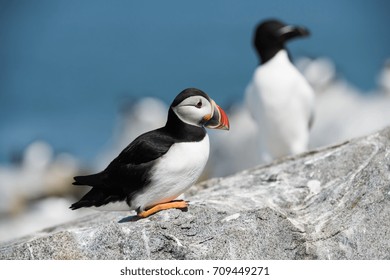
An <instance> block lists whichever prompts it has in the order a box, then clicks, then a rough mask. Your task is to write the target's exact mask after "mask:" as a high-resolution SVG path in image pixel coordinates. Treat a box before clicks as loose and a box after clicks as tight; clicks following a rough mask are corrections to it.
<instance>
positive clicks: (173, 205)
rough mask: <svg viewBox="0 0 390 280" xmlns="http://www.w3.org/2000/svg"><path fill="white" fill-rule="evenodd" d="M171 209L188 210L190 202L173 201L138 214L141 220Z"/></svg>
mask: <svg viewBox="0 0 390 280" xmlns="http://www.w3.org/2000/svg"><path fill="white" fill-rule="evenodd" d="M171 208H177V209H186V208H188V202H187V201H184V200H173V201H170V202H166V203H161V204H157V205H155V206H153V207H151V208H149V209H148V210H145V211H142V212H140V213H137V216H138V217H140V218H146V217H149V216H150V215H153V214H155V213H157V212H159V211H161V210H166V209H171Z"/></svg>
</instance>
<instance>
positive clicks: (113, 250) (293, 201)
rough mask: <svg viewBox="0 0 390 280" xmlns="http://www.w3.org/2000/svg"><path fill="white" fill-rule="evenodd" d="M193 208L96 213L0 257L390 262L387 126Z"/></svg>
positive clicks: (238, 180)
mask: <svg viewBox="0 0 390 280" xmlns="http://www.w3.org/2000/svg"><path fill="white" fill-rule="evenodd" d="M186 198H187V199H188V200H190V201H191V204H190V207H189V209H188V211H187V212H182V211H180V210H177V209H171V210H166V211H162V212H159V213H157V214H155V215H153V216H151V217H149V218H147V219H142V220H136V219H134V216H126V215H127V214H129V213H126V212H107V213H100V212H99V213H97V214H93V215H91V216H87V217H84V218H81V219H79V220H76V221H74V222H71V223H67V224H64V225H60V226H57V227H53V228H50V229H47V230H45V231H42V232H38V233H36V234H34V235H31V236H27V237H24V238H22V239H17V240H14V241H11V242H7V243H3V244H1V245H0V259H390V238H389V234H390V128H386V129H384V130H382V131H380V132H378V133H375V134H372V135H369V136H367V137H363V138H359V139H354V140H351V141H348V142H345V143H342V144H339V145H336V146H332V147H326V148H323V149H318V150H314V151H311V152H308V153H305V154H301V155H298V156H296V157H289V158H284V159H281V160H279V161H276V162H274V163H272V164H270V165H266V166H259V167H256V168H253V169H251V170H246V171H243V172H241V173H238V174H235V175H232V176H229V177H226V178H217V179H211V180H208V181H206V182H203V183H201V184H198V185H196V186H194V187H193V188H191V189H190V190H189V191H188V193H187V194H186Z"/></svg>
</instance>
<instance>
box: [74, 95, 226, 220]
mask: <svg viewBox="0 0 390 280" xmlns="http://www.w3.org/2000/svg"><path fill="white" fill-rule="evenodd" d="M204 127H207V128H214V129H229V121H228V118H227V115H226V113H225V112H224V111H223V110H222V109H221V108H220V107H219V106H218V105H217V104H216V103H215V102H214V101H213V100H212V99H211V98H210V97H209V96H208V95H207V94H206V93H204V92H203V91H201V90H199V89H195V88H188V89H185V90H183V91H182V92H181V93H180V94H179V95H177V96H176V98H175V99H174V101H173V102H172V104H171V106H170V108H169V111H168V119H167V122H166V125H165V126H164V127H161V128H159V129H156V130H152V131H150V132H147V133H144V134H142V135H140V136H139V137H138V138H136V139H135V140H134V141H133V142H131V143H130V144H129V145H128V146H127V147H126V148H125V149H124V150H123V151H122V152H121V153H120V154H119V155H118V157H116V158H115V159H114V160H113V161H112V162H111V163H110V164H109V165H108V166H107V168H106V169H104V170H103V171H101V172H99V173H97V174H93V175H87V176H77V177H75V178H74V179H75V182H74V183H73V184H74V185H88V186H92V189H91V190H90V191H89V192H88V193H87V194H86V195H85V196H84V197H82V198H81V199H80V201H78V202H76V203H74V204H72V205H71V207H70V208H71V209H73V210H74V209H78V208H81V207H100V208H101V209H103V210H136V211H137V215H138V216H139V217H147V216H149V215H151V214H153V213H155V212H157V211H160V210H162V209H168V208H186V207H187V205H188V204H187V202H185V201H182V200H180V201H174V199H175V198H177V197H178V196H179V195H180V194H182V193H183V192H184V191H185V190H186V189H187V188H189V187H191V186H192V185H193V184H194V183H195V182H196V180H197V179H198V178H199V176H200V175H201V173H202V171H203V169H204V167H205V165H206V162H207V159H208V156H209V138H208V136H207V133H206V130H205V128H204Z"/></svg>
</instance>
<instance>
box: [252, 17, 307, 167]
mask: <svg viewBox="0 0 390 280" xmlns="http://www.w3.org/2000/svg"><path fill="white" fill-rule="evenodd" d="M308 35H309V31H308V30H307V29H306V28H304V27H299V26H292V25H286V24H284V23H282V22H280V21H278V20H266V21H264V22H262V23H260V24H259V25H258V26H257V27H256V30H255V34H254V41H253V43H254V46H255V49H256V51H257V54H258V56H259V59H260V65H259V66H258V67H257V68H256V69H255V71H254V74H253V77H252V80H251V82H250V84H249V85H248V87H247V89H246V93H245V98H246V104H247V106H248V109H249V111H250V113H251V116H252V117H253V119H254V120H255V122H256V124H257V126H258V129H259V131H258V136H259V146H261V147H262V149H261V150H262V152H263V154H262V155H261V156H262V157H263V159H265V160H266V161H268V160H272V159H275V158H279V157H283V156H287V155H294V154H298V153H302V152H304V151H306V150H307V148H308V144H309V129H310V127H311V124H312V121H313V116H314V91H313V89H312V87H311V86H310V84H309V83H308V82H307V80H306V79H305V77H304V76H303V75H302V74H301V73H300V72H299V71H298V69H297V68H296V67H295V66H294V65H293V63H292V62H291V60H290V58H289V54H288V51H287V49H286V48H285V44H286V43H287V42H288V41H289V40H291V39H293V38H298V37H304V36H308Z"/></svg>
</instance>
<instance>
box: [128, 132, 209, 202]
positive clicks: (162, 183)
mask: <svg viewBox="0 0 390 280" xmlns="http://www.w3.org/2000/svg"><path fill="white" fill-rule="evenodd" d="M209 151H210V143H209V137H208V136H207V134H206V136H205V137H204V138H203V140H202V141H199V142H182V143H176V144H173V145H172V147H171V148H170V149H169V151H168V152H167V153H166V154H165V155H164V156H162V157H161V158H160V159H158V161H157V163H156V165H155V166H154V167H153V169H152V170H151V174H152V177H151V183H150V185H149V186H148V187H147V188H146V189H145V190H144V191H143V192H142V193H139V194H137V195H135V196H134V198H133V199H132V202H131V206H132V208H133V209H137V208H138V207H141V210H143V209H145V208H147V207H149V206H152V205H155V204H158V203H163V202H167V201H171V200H173V199H175V198H176V197H178V196H179V195H180V194H182V193H183V192H184V191H185V190H186V189H187V188H189V187H191V186H192V185H193V184H194V183H195V182H196V180H197V179H198V178H199V176H200V175H201V174H202V171H203V169H204V167H205V165H206V163H207V160H208V157H209Z"/></svg>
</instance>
